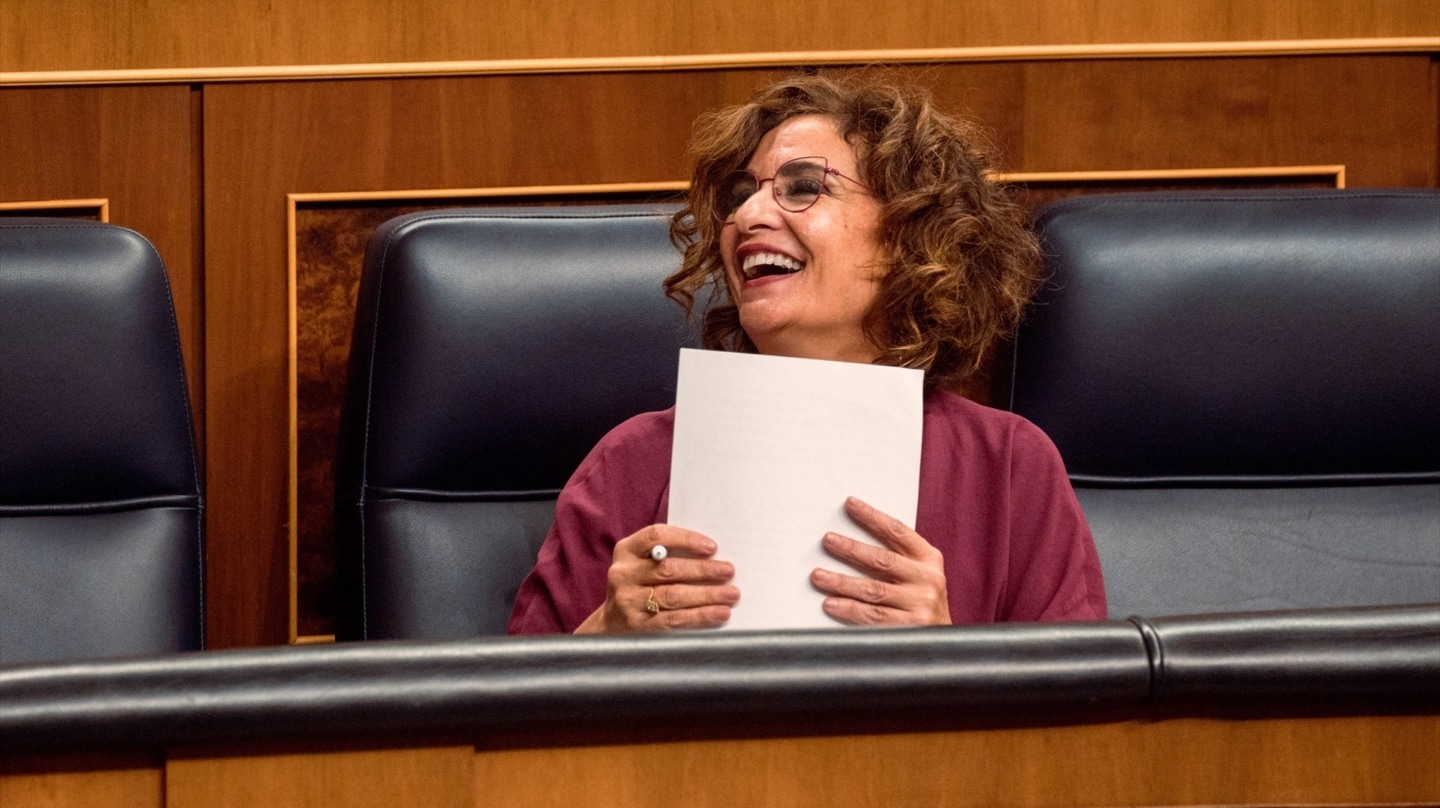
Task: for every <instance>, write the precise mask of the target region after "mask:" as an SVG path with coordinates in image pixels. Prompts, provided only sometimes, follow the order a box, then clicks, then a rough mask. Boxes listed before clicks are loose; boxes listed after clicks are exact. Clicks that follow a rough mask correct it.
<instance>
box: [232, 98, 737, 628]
mask: <svg viewBox="0 0 1440 808" xmlns="http://www.w3.org/2000/svg"><path fill="white" fill-rule="evenodd" d="M759 78H760V76H759V74H753V73H742V74H729V73H706V74H695V75H689V76H687V75H684V74H678V75H677V74H663V75H660V74H656V75H645V74H637V75H630V76H624V77H618V76H605V75H589V76H558V77H513V78H487V79H413V80H390V81H363V82H314V83H311V82H301V83H288V84H243V85H224V86H216V87H210V88H207V89H206V91H205V128H206V139H205V164H206V182H205V200H206V203H205V217H206V218H205V220H206V232H207V238H206V265H207V270H208V274H207V279H206V299H207V317H208V340H207V343H206V356H207V360H206V361H207V376H206V379H207V403H208V410H207V414H208V418H209V423H210V427H211V433H210V439H209V447H208V450H209V463H208V480H209V483H210V488H209V494H210V499H209V510H208V522H207V525H208V533H207V537H208V570H209V576H208V579H207V582H208V596H207V603H208V604H209V621H208V625H209V628H210V640H211V644H212V646H215V647H228V646H235V645H256V644H263V643H278V642H284V641H285V640H286V638H287V636H288V622H289V621H288V606H287V603H288V597H287V594H288V590H289V585H288V542H287V539H286V537H287V518H288V517H287V508H288V505H287V497H286V484H287V483H286V469H287V460H286V458H287V457H288V446H289V444H288V433H287V410H288V402H287V393H286V390H287V376H286V372H287V371H286V352H287V345H288V337H287V331H286V310H287V297H286V275H285V268H286V234H285V195H286V194H288V193H299V192H305V193H309V192H324V191H370V190H383V189H418V188H450V187H470V188H484V187H494V186H514V185H565V184H582V183H605V182H620V181H625V182H646V181H664V180H673V179H677V178H682V177H684V176H685V173H686V172H685V164H684V156H683V153H684V147H685V142H686V140H687V139H688V136H689V131H690V122H691V120H693V118H694V116H695V115H696V114H697V113H698V112H699V111H700V110H702V109H705V108H708V107H711V106H715V105H718V104H720V103H723V102H726V101H730V100H734V99H737V98H740V97H743V96H744V95H745V94H746V93H747V92H748V90H749V88H750V87H751V86H752V85H753V83H754V82H755V81H758V80H759ZM277 270H278V271H277Z"/></svg>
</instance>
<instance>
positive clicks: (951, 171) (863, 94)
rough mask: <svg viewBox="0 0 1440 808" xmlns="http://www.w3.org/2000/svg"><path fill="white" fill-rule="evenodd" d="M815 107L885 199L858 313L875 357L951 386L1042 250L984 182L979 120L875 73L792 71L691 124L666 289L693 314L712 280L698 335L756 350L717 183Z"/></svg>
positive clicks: (1005, 327)
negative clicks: (876, 278) (867, 293)
mask: <svg viewBox="0 0 1440 808" xmlns="http://www.w3.org/2000/svg"><path fill="white" fill-rule="evenodd" d="M812 114H819V115H827V116H829V117H831V118H832V119H834V120H835V122H836V123H837V125H838V127H839V130H840V134H841V135H842V136H843V137H844V138H845V139H846V141H848V142H849V143H850V144H851V145H852V147H853V148H854V149H855V155H856V158H857V161H858V162H857V165H858V167H859V169H860V177H859V179H860V180H862V181H863V182H864V183H865V184H866V185H868V186H869V187H870V188H871V189H872V190H873V192H874V193H875V195H876V197H877V198H878V199H879V201H880V203H881V212H880V222H879V234H880V242H881V249H882V256H883V258H882V261H883V265H882V268H881V269H882V278H881V281H880V286H879V289H878V291H877V293H876V297H875V300H874V302H873V303H872V304H871V306H870V310H869V311H868V312H867V314H866V316H865V320H864V323H863V324H862V328H863V329H864V332H865V335H866V337H867V338H868V339H869V340H870V341H871V342H872V343H873V344H874V345H875V346H876V347H877V348H878V349H879V350H880V355H879V357H878V358H877V359H876V360H875V361H876V363H877V364H885V365H897V366H901V367H913V368H921V369H923V370H925V371H926V373H925V380H926V386H927V387H933V386H941V387H949V386H952V385H954V384H955V383H957V382H959V381H960V380H962V379H964V378H965V377H966V376H968V375H970V374H971V373H973V372H974V371H975V370H976V369H978V368H979V366H980V364H981V362H982V360H983V358H984V356H985V352H986V349H988V348H989V347H990V346H991V345H992V344H993V343H994V342H995V341H996V340H997V339H999V338H1001V337H1003V336H1006V335H1008V334H1009V333H1010V332H1011V331H1013V330H1014V328H1015V326H1016V325H1017V324H1018V323H1019V320H1020V317H1021V315H1022V314H1023V312H1024V309H1025V305H1026V304H1027V303H1028V301H1029V300H1030V297H1031V295H1033V294H1034V293H1035V291H1036V289H1037V287H1038V286H1039V284H1040V278H1041V276H1040V248H1039V245H1038V243H1037V242H1036V239H1035V236H1034V235H1033V234H1032V233H1031V232H1030V230H1029V229H1028V227H1027V226H1026V219H1025V215H1024V213H1023V212H1022V210H1021V209H1020V207H1019V206H1018V205H1016V204H1015V202H1014V201H1013V200H1012V199H1011V198H1010V195H1009V192H1008V190H1007V189H1006V188H1004V187H1003V186H1001V185H999V184H997V183H995V182H992V181H990V180H989V179H988V174H989V173H990V172H991V171H992V170H993V166H994V160H993V157H992V154H991V151H990V149H989V148H988V146H987V145H986V144H987V139H986V138H985V137H984V136H983V134H982V132H981V131H980V129H979V127H977V126H976V125H975V124H973V123H970V122H968V121H965V120H962V119H960V118H956V117H953V116H950V115H946V114H944V113H942V112H940V111H938V110H937V109H935V107H934V105H933V103H932V101H931V99H930V96H929V94H928V93H927V92H925V91H923V90H920V89H918V88H914V87H911V86H901V85H897V84H894V83H891V82H889V81H886V80H885V79H883V78H881V77H879V76H876V75H874V74H871V73H863V72H862V73H855V74H849V75H845V76H839V77H833V76H823V75H798V76H793V77H790V78H786V79H783V80H781V81H779V82H776V83H774V84H771V85H769V86H767V87H764V88H761V89H760V90H759V91H758V92H757V93H756V94H755V96H754V97H753V98H752V99H751V100H750V101H749V102H747V103H745V104H741V105H739V106H736V107H729V108H725V109H721V110H718V111H716V112H712V113H708V114H706V115H703V116H701V118H700V119H699V120H697V121H696V134H695V137H694V139H693V140H692V141H691V145H690V151H691V155H692V156H693V157H694V159H695V172H694V176H693V177H692V180H691V185H690V191H689V194H688V196H687V199H686V205H685V207H684V208H682V209H681V210H680V211H679V212H678V213H676V214H675V216H674V217H673V218H672V219H671V222H670V238H671V241H673V242H674V243H675V246H676V247H678V248H679V249H680V250H681V251H682V252H683V253H684V260H683V262H682V264H681V267H680V269H679V270H678V271H676V272H675V274H673V275H671V276H670V277H668V278H666V279H665V284H664V288H665V294H667V295H669V296H670V297H671V298H672V299H674V300H675V301H676V302H678V303H680V305H682V306H684V307H685V309H686V311H687V312H691V311H693V308H694V305H695V300H696V297H697V295H700V294H701V293H702V292H703V291H704V289H705V287H706V286H707V285H708V286H710V287H711V289H710V295H711V297H710V302H711V305H710V306H709V307H708V309H707V311H706V312H705V317H704V324H703V328H702V344H703V345H704V346H705V347H706V348H712V349H722V350H732V351H746V352H750V353H754V352H755V345H754V344H753V343H752V342H751V341H750V338H749V337H748V336H747V335H746V334H745V331H744V329H743V328H742V327H741V326H740V315H739V310H738V309H737V307H736V306H735V304H734V301H733V300H732V299H731V298H730V293H729V289H728V287H727V286H726V284H725V267H724V264H723V262H722V260H721V256H720V231H721V229H722V227H723V225H722V223H721V222H720V221H718V220H717V219H716V217H715V215H714V207H715V199H716V196H717V193H716V192H717V189H718V188H719V187H720V185H721V183H722V182H723V181H724V180H725V179H726V178H727V177H728V176H729V175H730V174H731V172H733V171H735V170H736V169H739V168H743V167H744V166H745V164H746V162H747V161H748V160H749V159H750V156H751V155H752V154H753V153H754V151H755V149H756V148H757V147H758V145H759V143H760V139H761V138H762V137H763V136H764V135H765V133H767V132H769V131H770V130H771V129H774V128H775V127H776V126H778V125H780V124H781V123H783V122H784V121H786V120H789V119H790V118H794V117H797V116H800V115H812Z"/></svg>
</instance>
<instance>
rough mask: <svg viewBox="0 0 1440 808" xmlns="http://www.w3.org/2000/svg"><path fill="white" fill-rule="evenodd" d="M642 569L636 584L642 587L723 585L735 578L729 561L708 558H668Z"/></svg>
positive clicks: (733, 569) (651, 563)
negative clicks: (690, 584) (682, 584)
mask: <svg viewBox="0 0 1440 808" xmlns="http://www.w3.org/2000/svg"><path fill="white" fill-rule="evenodd" d="M649 564H650V567H649V568H648V569H646V568H642V569H641V571H640V577H639V580H638V581H637V583H639V584H641V585H643V586H659V585H660V584H679V583H692V584H723V583H725V582H726V581H728V580H730V579H731V578H734V577H735V565H734V564H731V563H730V562H729V561H715V560H713V559H708V558H675V557H673V556H672V557H670V558H667V559H665V560H664V561H661V562H659V563H658V564H657V563H655V562H653V561H651V562H649Z"/></svg>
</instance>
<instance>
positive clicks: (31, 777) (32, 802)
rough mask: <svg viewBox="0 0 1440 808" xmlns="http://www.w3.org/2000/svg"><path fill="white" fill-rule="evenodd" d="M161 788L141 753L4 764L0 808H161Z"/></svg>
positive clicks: (151, 762)
mask: <svg viewBox="0 0 1440 808" xmlns="http://www.w3.org/2000/svg"><path fill="white" fill-rule="evenodd" d="M163 787H164V780H163V778H162V776H161V771H160V766H159V763H158V761H157V760H156V759H151V758H150V756H148V755H143V754H142V755H109V756H105V755H102V756H99V757H83V756H64V757H51V758H40V759H31V760H0V808H94V806H102V805H103V806H105V808H161V806H163V805H164V804H165V801H164V791H163Z"/></svg>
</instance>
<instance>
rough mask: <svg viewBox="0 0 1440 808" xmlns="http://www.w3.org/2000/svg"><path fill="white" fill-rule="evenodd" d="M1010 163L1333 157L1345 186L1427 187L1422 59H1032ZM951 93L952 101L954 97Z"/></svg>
mask: <svg viewBox="0 0 1440 808" xmlns="http://www.w3.org/2000/svg"><path fill="white" fill-rule="evenodd" d="M1020 70H1021V71H1022V72H1023V76H1024V78H1023V85H1024V90H1023V93H1024V99H1025V100H1024V107H1025V108H1024V118H1023V123H1022V126H1023V135H1021V136H1020V137H1018V138H1016V139H1015V140H1012V141H1010V143H1011V144H1012V145H1011V147H1010V153H1011V157H1012V159H1013V160H1014V161H1015V163H1016V165H1017V166H1018V170H1021V171H1038V170H1044V171H1069V170H1087V169H1139V168H1154V167H1158V166H1163V167H1166V168H1204V167H1215V166H1236V165H1252V166H1271V165H1318V164H1341V165H1344V166H1345V167H1346V172H1345V175H1346V183H1347V185H1349V186H1351V187H1365V186H1419V187H1430V186H1434V185H1435V183H1436V174H1435V168H1434V165H1433V163H1434V161H1433V160H1431V159H1428V157H1427V155H1429V154H1431V153H1432V152H1433V151H1434V149H1435V146H1434V142H1435V137H1436V127H1437V115H1436V108H1435V106H1434V104H1433V103H1431V102H1430V101H1428V100H1427V99H1426V98H1425V97H1424V96H1425V93H1424V88H1427V87H1428V85H1429V82H1430V79H1429V76H1428V73H1429V71H1430V65H1429V60H1428V59H1426V58H1424V57H1408V58H1406V57H1401V58H1385V57H1364V56H1356V57H1345V58H1336V57H1323V56H1322V57H1296V58H1286V59H1227V60H1221V61H1209V60H1196V59H1170V60H1165V59H1162V60H1153V61H1147V62H1145V63H1144V65H1143V67H1141V66H1138V65H1136V64H1134V63H1130V62H1120V61H1094V62H1033V63H1027V64H1025V65H1024V66H1023V67H1021V68H1020ZM957 100H958V99H957Z"/></svg>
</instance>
